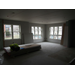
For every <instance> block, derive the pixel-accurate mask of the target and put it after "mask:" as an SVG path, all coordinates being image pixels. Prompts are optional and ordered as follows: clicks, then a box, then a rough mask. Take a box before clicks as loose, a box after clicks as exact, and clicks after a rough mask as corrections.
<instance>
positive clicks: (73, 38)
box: [66, 20, 75, 48]
mask: <svg viewBox="0 0 75 75" xmlns="http://www.w3.org/2000/svg"><path fill="white" fill-rule="evenodd" d="M66 25H68V47H70V48H71V47H75V33H74V32H75V20H69V21H67V22H66Z"/></svg>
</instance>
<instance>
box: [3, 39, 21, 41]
mask: <svg viewBox="0 0 75 75" xmlns="http://www.w3.org/2000/svg"><path fill="white" fill-rule="evenodd" d="M10 40H21V39H7V40H4V41H10Z"/></svg>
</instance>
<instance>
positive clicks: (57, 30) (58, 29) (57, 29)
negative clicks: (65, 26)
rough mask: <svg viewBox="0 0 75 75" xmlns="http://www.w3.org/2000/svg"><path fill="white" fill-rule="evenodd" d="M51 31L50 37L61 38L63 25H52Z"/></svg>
mask: <svg viewBox="0 0 75 75" xmlns="http://www.w3.org/2000/svg"><path fill="white" fill-rule="evenodd" d="M49 31H50V34H49V38H50V39H58V40H61V37H62V26H53V27H50V28H49Z"/></svg>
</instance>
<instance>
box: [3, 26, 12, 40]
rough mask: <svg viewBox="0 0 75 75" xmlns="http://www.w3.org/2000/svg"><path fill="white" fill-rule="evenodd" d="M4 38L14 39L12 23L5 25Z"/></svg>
mask: <svg viewBox="0 0 75 75" xmlns="http://www.w3.org/2000/svg"><path fill="white" fill-rule="evenodd" d="M4 39H12V33H11V25H4Z"/></svg>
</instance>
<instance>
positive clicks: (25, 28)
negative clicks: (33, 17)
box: [4, 20, 44, 46]
mask: <svg viewBox="0 0 75 75" xmlns="http://www.w3.org/2000/svg"><path fill="white" fill-rule="evenodd" d="M4 24H14V25H16V24H17V25H21V39H12V40H5V41H4V42H5V46H9V45H10V44H12V43H18V44H26V43H28V42H29V41H28V42H27V41H26V42H25V41H24V38H25V39H26V38H27V37H24V36H26V35H27V34H30V33H31V26H33V25H34V26H41V27H42V32H43V34H42V37H43V38H42V39H40V40H33V42H42V41H44V25H42V24H35V23H29V22H23V21H14V20H4ZM31 38H32V36H31ZM27 40H30V39H29V38H27Z"/></svg>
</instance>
